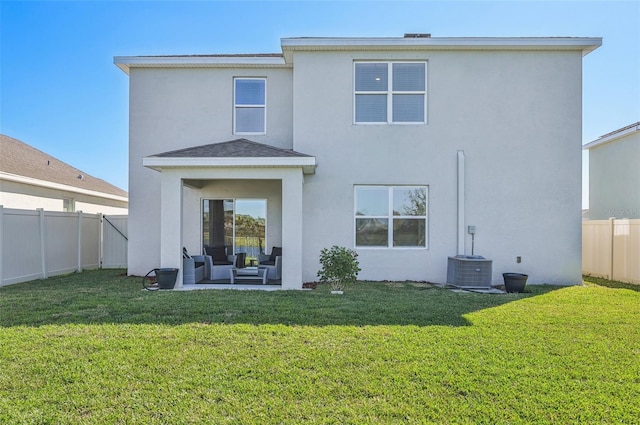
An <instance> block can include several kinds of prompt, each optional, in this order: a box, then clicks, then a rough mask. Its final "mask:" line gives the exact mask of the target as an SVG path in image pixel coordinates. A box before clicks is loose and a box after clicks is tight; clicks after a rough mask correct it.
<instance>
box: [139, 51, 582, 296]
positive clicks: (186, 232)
mask: <svg viewBox="0 0 640 425" xmlns="http://www.w3.org/2000/svg"><path fill="white" fill-rule="evenodd" d="M356 59H363V60H426V61H428V124H426V125H354V124H353V122H352V120H353V61H354V60H356ZM294 64H295V70H294V71H292V70H289V69H264V70H255V69H237V70H231V69H173V70H172V69H164V70H158V69H155V70H154V69H137V68H133V69H131V74H130V79H131V93H130V117H131V123H130V199H131V201H130V223H131V224H130V239H129V273H130V274H143V273H146V272H147V271H148V270H149V269H151V268H153V267H158V266H159V265H160V264H158V263H159V261H160V258H161V253H160V235H159V229H160V222H161V220H160V207H161V205H160V192H161V191H160V173H159V172H157V171H153V170H150V169H147V168H145V167H143V166H142V165H141V163H142V158H143V157H144V156H147V155H151V154H155V153H159V152H164V151H169V150H174V149H180V148H186V147H191V146H197V145H202V144H206V143H213V142H221V141H227V140H232V139H235V138H238V136H235V135H233V134H232V132H231V126H232V112H233V105H232V90H233V83H232V82H233V77H234V76H255V77H264V76H266V77H267V80H268V84H267V87H268V93H267V99H268V100H267V102H268V106H267V108H268V110H267V119H268V122H267V135H266V136H249V137H247V138H249V139H251V140H254V141H256V142H261V143H268V144H272V145H274V146H277V147H281V148H293V149H295V150H296V151H299V152H302V153H306V154H310V155H314V156H315V157H316V158H317V162H318V167H317V170H316V173H315V174H314V175H305V176H304V185H303V189H304V192H303V208H302V226H301V228H302V229H303V230H302V252H301V254H300V255H301V256H302V277H301V278H302V281H312V280H316V279H317V277H316V272H317V270H318V260H317V259H318V255H319V252H320V249H321V248H323V247H328V246H331V245H334V244H338V245H344V246H348V247H353V246H354V217H353V214H354V213H353V208H354V202H353V193H354V185H358V184H384V185H426V186H428V187H429V211H428V213H429V224H428V226H429V230H428V238H429V247H428V249H358V252H359V255H360V257H359V260H360V263H361V268H362V272H361V274H360V277H361V278H362V279H374V280H385V279H389V280H391V279H393V280H403V279H411V280H427V281H432V282H444V281H445V280H446V265H447V257H448V256H450V255H455V254H456V240H457V224H456V208H457V193H456V190H457V189H456V188H457V180H456V178H457V177H456V176H457V168H456V167H457V162H456V158H457V151H458V150H463V151H464V154H465V158H466V169H465V172H466V181H465V183H466V194H465V204H466V211H465V226H466V225H474V226H476V229H477V233H476V239H475V252H474V253H475V254H476V255H483V256H485V257H487V258H490V259H492V260H493V276H494V279H493V280H494V282H495V283H498V282H500V281H501V273H502V272H506V271H514V272H523V273H528V274H529V275H530V282H532V283H558V284H575V283H579V282H580V279H581V276H580V273H581V271H580V269H581V267H580V261H581V260H580V254H581V253H580V234H581V233H580V232H581V230H580V223H581V193H580V192H581V190H580V188H581V126H582V123H581V102H582V99H581V85H582V81H581V67H582V55H581V52H578V51H565V52H550V51H545V52H542V51H539V52H534V51H529V52H515V51H501V52H497V51H493V52H492V51H475V52H472V51H456V52H447V51H431V52H429V51H422V52H418V51H413V52H405V53H402V52H391V51H386V52H375V51H370V52H366V53H357V52H348V51H345V52H313V53H307V52H295V53H294ZM294 108H295V113H294V112H293V109H294ZM216 175H217V176H218V177H217V178H222V177H221V174H220V173H218V172H216ZM195 177H196V176H194V178H195ZM198 178H202V179H203V180H207V177H206V176H205V175H204V173H200V174H198ZM263 178H267V179H272V177H269V174H268V173H265V174H264V176H263ZM167 179H168V180H167V185H166V187H167V188H169V186H171V187H174V186H175V182H174V181H173V180H171V179H169V177H167ZM170 180H171V181H170ZM226 180H230V179H229V178H226ZM294 180H295V179H292V180H291V184H293V185H296V184H297V182H295V181H294ZM288 184H289V183H288ZM231 186H232V185H230V186H229V187H228V188H231ZM276 186H277V185H276ZM228 188H225V189H223V188H222V187H220V185H219V184H218V183H211V184H209V183H207V184H205V185H204V186H203V188H202V189H200V188H195V189H192V188H189V187H186V188H184V189H183V191H182V192H183V193H184V198H183V201H184V204H183V207H182V215H183V219H184V220H183V222H184V223H185V225H184V226H185V227H184V228H183V229H182V230H181V233H182V236H181V237H182V240H183V241H185V242H186V243H187V244H194V245H195V247H196V248H197V246H198V243H199V238H200V233H199V223H198V224H197V225H196V224H195V223H196V222H198V221H199V220H200V214H199V209H198V210H196V208H199V207H196V205H199V200H200V199H201V198H202V197H203V196H211V194H216V193H223V192H224V191H225V190H226V189H228ZM235 189H237V190H238V192H241V193H247V192H246V190H247V189H246V186H242V185H240V184H238V185H237V186H236V187H235V188H234V190H235ZM271 189H272V188H271ZM271 189H270V188H265V190H267V191H269V190H271ZM166 190H167V192H166V193H168V192H169V189H166ZM172 193H173V192H172ZM290 193H292V194H295V190H293V191H291V192H290ZM242 196H245V195H242ZM247 196H248V195H247ZM238 197H241V196H240V195H238ZM292 197H293V198H295V196H292ZM276 198H277V194H275V193H274V194H273V199H274V202H276V203H277V201H275V199H276ZM283 198H284V195H283ZM269 199H272V197H271V195H270V196H269ZM283 202H284V201H283ZM296 202H297V201H296V200H295V199H293V201H292V204H295V203H296ZM271 207H272V206H271V204H269V207H268V208H269V209H271ZM196 212H197V215H195V216H194V214H196ZM282 213H283V214H285V211H284V210H283V211H282ZM172 214H173V215H174V217H177V213H175V211H174V212H173V213H172ZM272 214H277V210H276V211H271V210H270V211H269V217H270V218H269V220H271V219H272ZM287 217H288V218H289V217H293V216H292V215H288V216H287ZM292 219H293V218H292ZM281 220H282V226H283V227H287V225H288V224H289V223H288V222H287V221H286V219H285V218H284V217H283V218H281ZM272 224H275V223H273V222H272V221H270V222H269V226H271V225H272ZM298 224H299V223H297V222H296V223H295V225H296V227H297V226H298ZM268 232H269V235H270V237H271V235H273V234H275V233H274V232H272V230H271V227H270V228H269V230H268ZM174 236H175V235H174ZM465 238H466V253H467V254H471V239H470V236H469V235H465ZM173 240H174V241H177V240H178V237H177V236H175V237H173ZM283 245H285V246H286V243H285V241H283ZM170 255H171V256H172V255H173V253H170ZM518 256H519V257H521V258H522V263H519V264H518V263H516V257H518ZM167 258H173V257H167ZM162 266H163V267H165V266H166V265H162Z"/></svg>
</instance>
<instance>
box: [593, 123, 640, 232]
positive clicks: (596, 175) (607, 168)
mask: <svg viewBox="0 0 640 425" xmlns="http://www.w3.org/2000/svg"><path fill="white" fill-rule="evenodd" d="M584 149H587V150H589V218H590V219H592V220H606V219H608V218H610V217H617V218H632V219H637V218H640V121H639V122H636V123H634V124H631V125H628V126H625V127H622V128H619V129H617V130H615V131H612V132H610V133H607V134H605V135H602V136H600V137H599V138H597V139H596V140H594V141H592V142H589V143H587V144H586V145H584Z"/></svg>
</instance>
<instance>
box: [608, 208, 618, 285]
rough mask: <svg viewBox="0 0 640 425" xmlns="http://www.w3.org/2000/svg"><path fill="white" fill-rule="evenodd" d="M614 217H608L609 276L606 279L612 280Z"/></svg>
mask: <svg viewBox="0 0 640 425" xmlns="http://www.w3.org/2000/svg"><path fill="white" fill-rule="evenodd" d="M615 221H616V218H615V217H609V277H608V278H607V279H609V280H613V261H614V259H615V257H614V252H613V243H614V240H615V227H616V225H615Z"/></svg>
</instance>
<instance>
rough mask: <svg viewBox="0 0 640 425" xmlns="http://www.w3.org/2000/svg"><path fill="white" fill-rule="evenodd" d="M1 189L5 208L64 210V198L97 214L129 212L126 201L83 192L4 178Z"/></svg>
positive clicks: (80, 208) (77, 207) (77, 208)
mask: <svg viewBox="0 0 640 425" xmlns="http://www.w3.org/2000/svg"><path fill="white" fill-rule="evenodd" d="M0 187H1V189H2V190H0V205H3V206H4V207H5V208H16V209H25V210H35V209H37V208H42V209H44V210H47V211H63V199H64V198H71V199H73V200H75V205H76V207H75V210H76V211H82V212H85V213H91V214H97V213H103V214H127V212H128V204H127V202H125V201H118V200H114V199H106V198H99V197H97V196H91V195H85V194H82V193H77V192H71V191H65V190H59V189H51V188H46V187H40V186H34V185H30V184H24V183H18V182H13V181H6V180H3V181H2V182H1V186H0Z"/></svg>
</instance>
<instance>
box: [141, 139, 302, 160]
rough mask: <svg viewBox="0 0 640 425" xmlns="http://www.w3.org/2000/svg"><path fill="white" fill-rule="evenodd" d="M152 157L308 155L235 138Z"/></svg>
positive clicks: (274, 156) (286, 156)
mask: <svg viewBox="0 0 640 425" xmlns="http://www.w3.org/2000/svg"><path fill="white" fill-rule="evenodd" d="M151 156H152V157H159V158H295V157H310V155H306V154H303V153H299V152H296V151H293V150H290V149H280V148H276V147H274V146H270V145H265V144H263V143H257V142H253V141H251V140H247V139H236V140H231V141H228V142H222V143H211V144H208V145H202V146H194V147H191V148H186V149H179V150H175V151H169V152H163V153H159V154H156V155H151Z"/></svg>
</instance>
